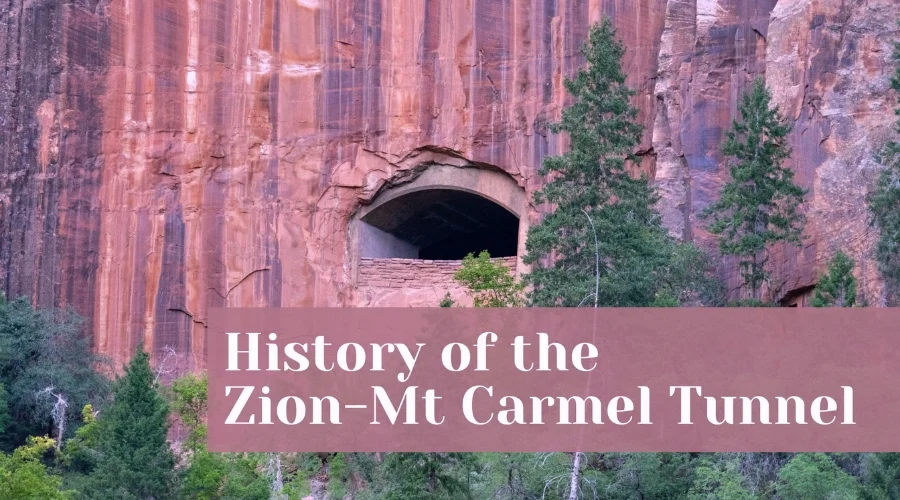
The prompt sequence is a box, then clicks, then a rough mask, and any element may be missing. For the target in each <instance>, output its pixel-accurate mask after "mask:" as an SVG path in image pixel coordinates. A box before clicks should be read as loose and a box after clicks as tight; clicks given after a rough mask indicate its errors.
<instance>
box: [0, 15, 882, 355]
mask: <svg viewBox="0 0 900 500" xmlns="http://www.w3.org/2000/svg"><path fill="white" fill-rule="evenodd" d="M602 15H608V16H610V17H612V18H613V19H614V21H615V24H616V26H617V27H618V29H619V34H620V36H621V38H622V39H623V41H624V43H625V45H626V46H627V48H628V54H627V56H626V59H625V68H626V71H627V73H628V75H629V81H630V83H631V85H632V86H634V88H636V89H637V91H638V95H637V96H636V97H635V104H636V105H638V106H639V107H640V110H641V115H640V120H641V121H642V122H643V124H644V125H645V133H644V136H643V140H642V145H641V148H640V150H639V151H638V153H639V154H640V155H641V158H642V163H641V167H642V169H643V170H644V171H645V172H646V173H647V174H649V175H651V176H652V177H653V178H654V179H655V181H656V182H657V184H658V185H659V187H660V190H661V193H662V195H663V200H662V202H661V205H660V209H661V211H662V213H663V216H664V219H665V222H666V224H667V226H668V227H669V228H670V230H671V231H672V232H673V234H676V235H678V236H680V237H682V238H686V239H692V240H695V241H697V242H698V243H699V244H701V245H703V246H705V247H707V248H714V244H713V243H712V242H711V240H710V238H709V235H708V234H707V233H706V232H705V231H704V230H703V227H702V223H701V221H700V220H698V214H699V212H700V211H701V210H702V209H703V208H704V207H705V206H707V205H708V204H709V203H710V201H712V200H714V199H715V197H716V196H717V192H718V189H719V187H720V186H721V184H722V183H723V182H724V181H725V180H726V177H725V174H724V172H725V170H724V165H723V162H722V157H721V154H720V153H719V146H720V143H721V140H722V137H723V135H724V132H725V131H726V130H727V128H728V126H729V124H730V122H731V120H732V119H733V118H735V113H736V103H737V99H738V98H739V96H740V93H741V91H742V89H743V88H745V87H746V85H747V83H748V82H749V81H750V80H751V79H752V78H753V76H755V75H758V74H761V75H764V76H765V78H766V80H767V83H768V84H769V85H770V87H771V88H772V91H773V93H774V96H775V100H776V102H777V103H778V104H779V105H780V106H781V109H782V111H783V112H784V113H785V115H786V116H787V117H788V118H789V119H790V120H791V121H792V122H793V123H794V131H793V133H792V136H791V144H792V146H793V148H794V157H793V159H792V161H791V166H792V168H794V169H795V171H796V172H797V179H798V180H799V182H800V183H802V184H803V185H804V187H806V188H808V189H809V190H810V194H809V198H808V200H809V202H808V204H807V207H806V209H807V214H808V217H809V224H808V230H807V233H808V238H807V240H806V242H805V244H804V246H803V247H802V248H801V249H800V250H799V251H798V250H795V249H779V250H778V251H776V252H775V257H774V258H775V260H776V262H777V268H778V272H777V275H776V276H775V279H774V280H773V283H772V288H773V292H774V293H775V294H776V295H781V294H784V293H787V292H790V291H791V290H796V289H800V288H803V287H805V286H808V285H811V284H813V283H814V282H815V279H816V276H817V275H818V273H819V272H820V271H821V269H822V268H823V266H824V262H825V261H826V260H827V259H828V258H829V257H830V256H831V254H832V253H833V252H834V251H835V250H837V249H838V248H843V249H844V250H845V251H847V252H848V253H849V254H851V256H853V257H854V258H856V259H858V260H859V262H860V264H861V265H860V267H859V269H858V274H859V276H858V277H859V278H860V281H861V286H860V288H861V290H862V291H863V292H864V294H865V299H866V300H867V301H868V303H869V304H871V305H878V304H879V303H881V301H883V292H882V288H883V286H882V283H881V282H880V281H879V277H878V273H877V270H876V268H875V264H874V262H873V260H872V249H873V243H874V241H875V238H876V234H875V233H874V232H873V231H872V230H871V229H870V227H869V225H868V219H867V214H866V209H865V205H864V203H863V200H864V196H865V193H866V192H867V190H868V189H869V187H870V185H871V184H872V180H873V178H874V176H875V175H876V174H877V171H878V165H877V163H876V161H875V160H874V159H873V156H874V152H875V151H876V150H877V149H878V148H879V147H880V145H881V144H882V143H883V142H884V141H885V140H886V139H887V138H888V137H889V134H890V133H891V124H892V122H893V121H894V120H895V116H894V114H893V110H892V107H893V102H894V99H895V96H894V95H893V94H892V92H891V91H890V90H889V75H890V73H891V71H892V68H891V67H890V65H889V58H890V53H891V50H892V45H891V43H892V41H893V40H896V39H898V38H900V33H898V30H897V25H896V20H897V19H898V18H900V5H898V3H897V2H896V1H895V0H860V1H855V2H846V1H835V0H790V1H788V0H781V1H777V2H776V1H775V0H696V1H685V0H680V1H676V0H669V1H666V0H635V1H631V0H629V1H623V0H580V1H571V0H521V1H519V0H516V1H513V0H506V1H503V0H490V1H489V0H468V1H452V2H450V1H439V0H405V1H385V0H356V1H349V0H331V1H326V0H249V1H241V2H237V1H232V0H186V1H174V0H168V1H166V0H163V1H156V2H150V1H143V0H122V1H115V2H104V1H94V0H82V1H69V2H52V1H36V2H34V1H28V2H26V1H24V0H13V1H12V2H10V3H8V4H5V5H4V6H2V7H0V38H2V39H3V40H4V42H3V43H4V51H3V55H2V57H3V64H4V77H3V78H0V124H2V127H0V280H2V287H3V290H4V291H5V292H6V294H7V295H9V296H18V295H26V296H28V297H30V298H31V299H32V300H33V301H34V302H35V303H36V304H39V305H41V306H50V305H54V304H56V305H62V306H71V307H73V308H74V309H75V310H77V311H78V312H79V313H80V314H82V315H83V316H85V317H86V318H87V321H88V327H89V329H90V331H92V332H93V334H94V340H95V346H96V349H97V350H98V351H100V352H102V353H105V354H108V355H110V356H111V357H112V358H114V359H115V360H116V361H117V362H122V361H124V360H126V359H127V358H128V356H129V354H130V353H131V352H133V349H134V348H135V346H136V345H137V344H138V343H141V342H143V343H144V345H145V346H147V347H148V348H150V349H152V350H153V351H155V352H160V351H162V349H163V347H165V346H170V347H173V348H175V349H176V350H177V352H179V353H180V354H181V356H182V359H181V363H182V366H181V369H183V370H189V369H200V368H202V367H203V364H204V360H203V356H204V355H203V353H204V348H205V344H204V342H205V329H204V328H203V325H204V323H205V322H206V319H207V309H208V308H209V307H214V306H225V305H229V306H353V305H358V304H365V303H366V301H367V300H368V299H366V298H365V296H363V295H364V294H360V293H359V290H358V289H356V288H355V287H354V285H353V280H352V277H351V274H352V273H351V262H352V256H351V255H350V253H351V251H350V245H349V237H348V234H349V231H348V224H349V221H350V220H351V218H352V216H353V214H354V212H355V211H356V210H357V209H358V208H359V206H360V204H361V203H367V202H369V201H371V200H372V199H373V198H374V197H375V196H376V195H377V193H378V192H379V190H380V189H383V188H384V187H385V186H389V185H391V184H393V183H397V182H402V181H403V180H405V179H409V178H410V176H414V175H415V174H416V173H417V172H419V171H420V170H421V168H423V167H424V166H425V165H427V164H433V163H436V164H445V165H454V166H460V167H466V168H498V169H501V170H502V171H505V172H506V173H508V174H509V175H510V176H512V178H513V179H514V180H515V181H516V182H517V183H518V184H519V186H521V187H522V188H524V189H525V191H526V193H528V194H529V195H530V194H531V193H533V192H534V190H535V189H537V188H538V187H539V186H540V179H539V177H538V175H537V170H538V168H539V165H540V162H541V158H542V157H543V156H545V155H548V154H556V153H559V152H560V151H562V150H564V148H565V142H564V141H563V140H561V139H560V138H557V137H555V136H553V135H551V134H550V133H549V132H548V130H547V124H548V123H549V122H552V121H553V120H555V119H556V118H558V116H559V112H560V109H561V107H562V106H563V105H564V103H565V93H564V89H563V84H562V82H563V78H564V77H565V75H569V74H572V72H573V71H574V70H575V69H576V68H577V67H578V65H579V63H580V61H581V58H580V56H579V54H578V48H579V46H580V44H581V42H582V40H583V39H584V36H585V34H586V32H587V29H588V26H589V24H590V23H591V22H593V21H597V20H599V19H600V18H601V16H602ZM530 213H531V217H535V218H536V217H538V209H537V207H531V211H530ZM721 272H722V273H723V275H724V276H726V277H729V279H730V284H731V285H732V286H733V287H734V286H736V285H737V281H736V280H737V277H736V273H735V272H734V269H733V266H732V265H726V266H723V269H721ZM435 297H437V295H435ZM420 305H421V304H420ZM435 305H436V304H435Z"/></svg>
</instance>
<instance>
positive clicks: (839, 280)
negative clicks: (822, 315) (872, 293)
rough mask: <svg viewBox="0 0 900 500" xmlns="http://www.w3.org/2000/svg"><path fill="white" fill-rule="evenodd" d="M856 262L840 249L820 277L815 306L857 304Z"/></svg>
mask: <svg viewBox="0 0 900 500" xmlns="http://www.w3.org/2000/svg"><path fill="white" fill-rule="evenodd" d="M854 266H856V262H854V261H853V259H851V258H850V257H848V256H847V254H845V253H844V252H841V251H838V252H837V253H836V254H834V257H832V258H831V260H830V261H829V262H828V270H827V271H826V272H825V274H824V275H823V276H822V278H821V279H819V284H818V285H817V286H816V294H815V296H814V297H813V300H812V306H813V307H853V306H854V305H855V304H856V278H854V277H853V267H854Z"/></svg>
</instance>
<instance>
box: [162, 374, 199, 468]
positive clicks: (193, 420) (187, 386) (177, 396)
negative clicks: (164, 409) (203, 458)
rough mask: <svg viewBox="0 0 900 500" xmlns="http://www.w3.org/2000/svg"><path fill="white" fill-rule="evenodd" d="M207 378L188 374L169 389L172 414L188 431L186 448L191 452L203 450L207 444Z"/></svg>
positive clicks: (173, 383) (185, 442)
mask: <svg viewBox="0 0 900 500" xmlns="http://www.w3.org/2000/svg"><path fill="white" fill-rule="evenodd" d="M207 380H208V379H207V376H206V374H205V373H204V374H203V375H202V376H199V377H198V376H196V375H193V374H188V375H186V376H184V377H181V378H179V379H176V380H175V381H174V382H172V386H171V387H169V390H168V392H169V394H170V396H169V403H170V405H171V408H172V412H173V413H174V414H175V415H176V416H177V417H178V419H179V420H180V421H181V423H182V424H183V425H184V426H185V428H187V430H188V437H187V439H185V441H184V443H183V444H184V447H185V448H186V449H188V450H191V451H196V450H199V449H201V448H202V447H203V446H204V445H205V443H206V425H205V424H204V422H205V419H206V412H207V395H206V392H207V389H206V388H207Z"/></svg>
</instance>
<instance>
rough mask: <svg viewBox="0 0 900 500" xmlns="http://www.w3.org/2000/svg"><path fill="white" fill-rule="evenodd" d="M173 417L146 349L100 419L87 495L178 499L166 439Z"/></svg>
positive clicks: (127, 371) (128, 369)
mask: <svg viewBox="0 0 900 500" xmlns="http://www.w3.org/2000/svg"><path fill="white" fill-rule="evenodd" d="M168 419H169V408H168V405H167V404H166V401H165V400H164V399H163V397H162V396H161V395H160V394H159V393H158V392H157V388H156V383H155V382H154V375H153V372H152V371H151V369H150V358H149V356H148V355H147V353H146V352H144V351H143V349H141V350H139V351H138V353H137V354H136V355H135V357H134V359H132V360H131V363H129V364H128V366H127V367H126V368H125V375H124V376H123V377H121V378H119V379H118V380H117V381H116V384H115V392H114V398H113V403H112V404H111V405H110V407H109V408H107V409H106V410H105V411H104V412H103V413H101V415H100V418H99V420H98V421H99V424H100V429H99V431H98V433H99V435H100V437H99V442H98V443H97V451H98V454H99V460H98V462H97V466H96V467H95V468H94V471H93V472H92V473H91V475H90V478H89V481H88V483H87V485H86V491H84V492H83V493H84V494H85V496H86V498H92V499H132V498H133V499H144V498H154V499H156V500H163V499H166V498H173V497H174V489H175V488H174V486H175V474H174V467H175V457H174V456H173V454H172V451H171V449H170V448H169V443H168V442H167V441H166V434H167V432H168V430H169V422H168Z"/></svg>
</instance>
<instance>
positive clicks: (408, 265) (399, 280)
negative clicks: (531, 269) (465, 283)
mask: <svg viewBox="0 0 900 500" xmlns="http://www.w3.org/2000/svg"><path fill="white" fill-rule="evenodd" d="M493 260H494V261H495V262H501V263H502V264H503V265H505V266H506V267H508V268H509V269H510V270H514V269H515V268H516V257H503V258H498V259H493ZM460 265H462V261H461V260H424V259H371V258H361V259H360V261H359V286H360V287H367V288H432V289H436V290H444V289H446V290H448V291H449V290H450V289H456V288H458V287H459V284H458V283H457V282H456V281H455V280H454V279H453V274H454V273H456V271H457V270H459V267H460Z"/></svg>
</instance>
